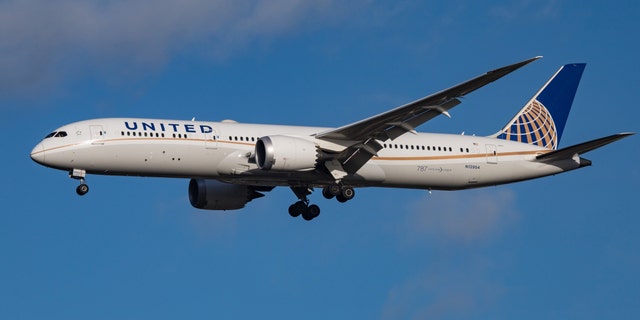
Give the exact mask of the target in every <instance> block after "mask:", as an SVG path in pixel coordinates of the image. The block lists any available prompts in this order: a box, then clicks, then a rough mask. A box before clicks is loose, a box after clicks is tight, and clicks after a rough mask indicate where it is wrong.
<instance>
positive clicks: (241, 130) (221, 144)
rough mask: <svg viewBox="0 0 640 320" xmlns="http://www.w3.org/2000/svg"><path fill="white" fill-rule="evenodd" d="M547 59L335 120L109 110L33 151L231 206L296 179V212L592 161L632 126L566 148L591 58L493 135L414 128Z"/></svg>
mask: <svg viewBox="0 0 640 320" xmlns="http://www.w3.org/2000/svg"><path fill="white" fill-rule="evenodd" d="M539 58H541V57H540V56H537V57H533V58H530V59H527V60H524V61H521V62H518V63H515V64H511V65H508V66H505V67H502V68H498V69H495V70H492V71H489V72H486V73H484V74H482V75H480V76H477V77H475V78H472V79H470V80H468V81H465V82H462V83H460V84H458V85H455V86H453V87H451V88H448V89H445V90H442V91H440V92H437V93H435V94H432V95H429V96H426V97H423V98H421V99H418V100H416V101H413V102H410V103H407V104H405V105H402V106H399V107H397V108H394V109H391V110H389V111H386V112H383V113H380V114H378V115H375V116H372V117H369V118H366V119H364V120H360V121H357V122H354V123H351V124H347V125H345V126H342V127H338V128H326V127H303V126H284V125H266V124H245V123H238V122H235V121H231V120H225V121H222V122H205V121H196V120H195V119H193V120H191V121H181V120H162V119H139V118H109V119H93V120H85V121H79V122H75V123H71V124H67V125H64V126H62V127H60V128H58V129H55V130H54V131H53V132H51V133H50V134H49V135H47V136H46V137H45V138H44V139H43V140H42V141H41V142H40V143H38V144H37V145H36V146H35V147H34V148H33V151H32V152H31V158H32V159H33V160H34V161H35V162H37V163H39V164H41V165H44V166H47V167H51V168H55V169H60V170H64V171H68V172H69V177H71V178H74V179H78V180H80V184H79V185H78V187H77V188H76V192H77V193H78V194H79V195H84V194H86V193H87V192H88V191H89V187H88V185H87V184H86V183H85V178H86V175H87V174H99V175H122V176H148V177H171V178H187V179H190V180H189V186H188V194H189V201H190V202H191V205H192V206H193V207H195V208H198V209H207V210H235V209H241V208H243V207H245V205H246V204H247V203H248V202H250V201H252V200H254V199H256V198H260V197H263V196H264V193H265V192H268V191H271V190H272V189H274V188H275V187H279V186H285V187H290V188H291V190H292V191H293V193H294V194H295V196H296V197H297V199H298V200H297V201H296V202H295V203H294V204H292V205H291V206H290V207H289V214H290V215H291V216H292V217H298V216H302V218H303V219H305V220H307V221H309V220H313V219H314V218H316V217H318V215H319V214H320V207H319V206H318V205H315V204H310V200H309V198H308V196H309V195H310V194H311V193H312V192H313V190H314V188H322V195H323V196H324V197H325V198H327V199H332V198H335V199H337V201H339V202H346V201H349V200H351V199H353V198H354V196H355V191H354V189H355V188H364V187H389V188H412V189H425V190H429V191H431V190H460V189H471V188H479V187H485V186H494V185H500V184H506V183H512V182H517V181H523V180H529V179H535V178H540V177H544V176H549V175H555V174H558V173H562V172H567V171H571V170H574V169H578V168H582V167H586V166H589V165H591V161H589V160H587V159H584V158H582V157H581V155H582V154H584V153H586V152H589V151H591V150H594V149H597V148H600V147H602V146H604V145H606V144H609V143H612V142H614V141H616V140H619V139H622V138H625V137H627V136H630V135H632V134H634V133H631V132H627V133H618V134H614V135H610V136H606V137H602V138H599V139H595V140H591V141H587V142H584V143H580V144H577V145H573V146H569V147H565V148H558V146H559V142H560V138H561V137H562V133H563V130H564V128H565V124H566V121H567V117H568V114H569V110H570V108H571V105H572V103H573V100H574V96H575V94H576V91H577V88H578V83H579V81H580V79H581V77H582V73H583V71H584V68H585V65H586V64H584V63H572V64H567V65H564V66H562V67H560V69H559V70H558V71H557V72H556V73H555V74H554V75H553V76H552V77H551V78H550V79H549V80H548V81H547V82H546V83H545V84H544V85H543V86H542V88H541V89H540V90H539V91H538V92H537V93H536V94H535V95H534V96H533V97H532V98H531V99H530V100H529V101H528V102H527V103H526V104H525V105H524V107H522V108H521V109H520V111H519V112H518V113H517V114H516V115H515V116H514V117H513V118H512V119H511V120H510V121H509V122H508V123H507V124H506V125H505V126H504V127H503V128H502V129H501V130H499V131H498V132H497V133H495V134H493V135H490V136H486V137H484V136H475V135H473V136H470V135H464V134H436V133H418V132H417V131H416V128H417V127H418V126H420V125H422V124H424V123H425V122H427V121H429V120H431V119H433V118H435V117H437V116H440V115H444V116H447V117H451V116H450V114H449V110H451V109H452V108H453V107H455V106H457V105H458V104H460V103H461V100H460V99H461V98H462V97H464V96H466V95H467V94H469V93H471V92H473V91H475V90H476V89H478V88H481V87H483V86H485V85H487V84H489V83H491V82H493V81H495V80H497V79H500V78H502V77H504V76H505V75H507V74H509V73H511V72H513V71H515V70H517V69H519V68H521V67H523V66H524V65H527V64H529V63H531V62H533V61H535V60H538V59H539Z"/></svg>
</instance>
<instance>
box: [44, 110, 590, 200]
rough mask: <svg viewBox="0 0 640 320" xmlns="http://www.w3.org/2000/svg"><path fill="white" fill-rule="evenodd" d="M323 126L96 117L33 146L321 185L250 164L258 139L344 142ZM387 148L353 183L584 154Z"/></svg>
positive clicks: (188, 172) (79, 158) (505, 170)
mask: <svg viewBox="0 0 640 320" xmlns="http://www.w3.org/2000/svg"><path fill="white" fill-rule="evenodd" d="M329 129H330V128H321V127H301V126H279V125H259V124H240V123H235V122H202V121H176V120H159V119H133V118H120V119H118V118H113V119H94V120H87V121H81V122H76V123H72V124H69V125H66V126H63V127H61V128H59V129H57V130H56V132H65V134H66V136H64V137H50V138H46V139H44V140H43V141H42V142H40V143H39V144H38V145H37V146H36V147H35V148H34V149H33V151H32V154H31V156H32V158H33V159H34V160H36V161H37V162H39V163H42V164H44V165H46V166H49V167H53V168H56V169H61V170H73V169H82V170H86V172H87V173H93V174H105V175H131V176H156V177H176V178H203V179H217V180H221V181H227V182H233V183H235V184H247V185H256V186H291V185H307V186H320V185H326V184H329V183H332V182H333V180H334V179H333V177H332V176H331V175H330V174H327V173H326V172H321V171H319V170H308V171H281V172H279V171H274V170H262V169H259V168H258V167H257V165H256V164H255V161H253V156H254V150H255V144H256V141H257V139H258V138H260V137H264V136H272V135H286V136H294V137H297V138H300V139H305V140H308V141H312V142H313V143H315V144H316V145H317V146H318V147H319V148H321V149H325V150H331V149H332V148H339V147H340V146H335V145H332V143H330V142H327V141H323V140H320V139H316V138H315V137H314V136H313V135H314V134H317V133H320V132H324V131H327V130H329ZM382 144H383V145H384V148H383V149H382V150H380V151H379V152H378V154H377V156H374V157H373V158H372V159H371V160H370V161H368V162H367V163H366V164H365V165H364V166H363V167H362V168H361V169H360V170H358V172H356V174H354V175H348V176H346V177H344V179H342V182H343V183H344V184H348V185H351V186H353V187H368V186H381V187H398V188H418V189H434V190H435V189H443V190H454V189H466V188H474V187H480V186H487V185H497V184H504V183H510V182H515V181H521V180H526V179H532V178H537V177H543V176H547V175H551V174H556V173H560V172H564V171H568V170H572V169H576V168H578V167H579V159H569V160H563V161H559V162H554V163H541V162H536V161H533V160H534V159H535V157H536V156H537V155H540V154H543V153H546V152H549V151H550V150H549V149H545V148H541V147H537V146H533V145H529V144H525V143H519V142H512V141H506V140H500V139H494V138H488V137H477V136H465V135H451V134H432V133H417V134H411V133H408V134H405V135H403V136H401V137H399V138H397V139H396V140H394V141H386V142H382Z"/></svg>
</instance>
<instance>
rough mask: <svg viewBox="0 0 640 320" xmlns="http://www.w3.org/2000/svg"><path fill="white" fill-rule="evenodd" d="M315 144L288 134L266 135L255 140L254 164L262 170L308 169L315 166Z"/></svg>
mask: <svg viewBox="0 0 640 320" xmlns="http://www.w3.org/2000/svg"><path fill="white" fill-rule="evenodd" d="M316 149H317V148H316V145H315V144H314V143H313V142H311V141H308V140H304V139H301V138H296V137H289V136H266V137H262V138H260V139H258V142H256V152H255V154H256V164H257V165H258V168H260V169H262V170H277V171H308V170H313V169H315V167H316V160H317V150H316Z"/></svg>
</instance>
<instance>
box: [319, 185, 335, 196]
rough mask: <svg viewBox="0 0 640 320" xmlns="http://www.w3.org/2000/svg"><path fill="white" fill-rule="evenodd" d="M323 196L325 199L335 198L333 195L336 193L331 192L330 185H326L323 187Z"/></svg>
mask: <svg viewBox="0 0 640 320" xmlns="http://www.w3.org/2000/svg"><path fill="white" fill-rule="evenodd" d="M322 196H324V198H325V199H333V197H335V196H336V195H335V194H331V191H330V190H329V186H326V187H324V188H322Z"/></svg>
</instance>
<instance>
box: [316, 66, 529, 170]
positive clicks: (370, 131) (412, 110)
mask: <svg viewBox="0 0 640 320" xmlns="http://www.w3.org/2000/svg"><path fill="white" fill-rule="evenodd" d="M540 58H541V57H540V56H538V57H534V58H531V59H527V60H524V61H522V62H518V63H515V64H512V65H509V66H506V67H502V68H499V69H495V70H492V71H489V72H487V73H485V74H483V75H480V76H478V77H476V78H473V79H471V80H468V81H465V82H463V83H460V84H458V85H455V86H453V87H451V88H449V89H446V90H443V91H440V92H438V93H435V94H432V95H429V96H427V97H424V98H422V99H418V100H416V101H414V102H411V103H408V104H405V105H403V106H400V107H398V108H395V109H392V110H389V111H387V112H384V113H381V114H378V115H375V116H373V117H370V118H367V119H364V120H361V121H358V122H354V123H352V124H348V125H346V126H343V127H340V128H337V129H332V130H329V131H326V132H321V133H318V134H317V135H316V138H318V139H323V140H328V141H336V140H337V141H343V142H348V144H349V147H347V148H346V149H344V150H343V151H342V152H340V153H339V154H338V155H336V157H335V160H337V161H339V163H340V166H341V167H342V168H343V171H344V172H345V173H349V174H353V173H355V172H356V171H358V170H359V169H360V168H361V167H362V166H363V165H364V164H365V163H367V161H369V159H371V158H372V157H373V156H374V155H376V153H377V152H378V151H379V150H380V149H382V146H381V145H380V143H378V142H377V141H382V142H384V141H387V140H389V139H391V140H394V139H396V138H397V137H399V136H401V135H403V134H405V133H407V132H415V128H416V127H418V126H420V125H421V124H423V123H425V122H427V121H429V120H431V119H433V118H435V117H436V116H438V115H440V114H444V115H446V116H449V113H448V110H449V109H451V108H453V107H455V106H456V105H458V104H460V100H459V99H458V98H461V97H463V96H465V95H466V94H468V93H470V92H472V91H474V90H476V89H478V88H481V87H483V86H485V85H487V84H489V83H491V82H493V81H496V80H498V79H500V78H502V77H504V76H505V75H507V74H509V73H511V72H513V71H515V70H517V69H519V68H520V67H522V66H524V65H526V64H528V63H530V62H532V61H535V60H537V59H540ZM334 167H335V164H334ZM330 170H331V169H330Z"/></svg>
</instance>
